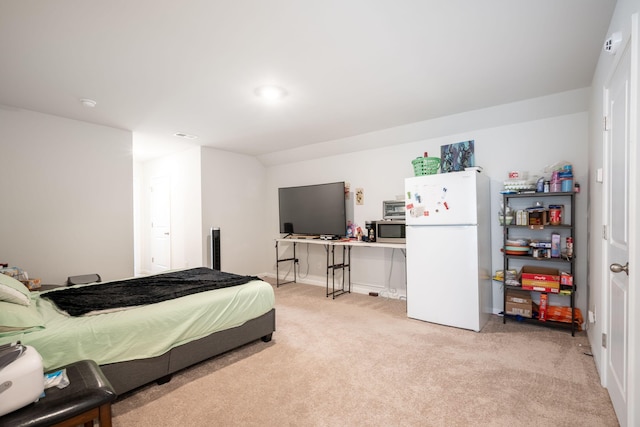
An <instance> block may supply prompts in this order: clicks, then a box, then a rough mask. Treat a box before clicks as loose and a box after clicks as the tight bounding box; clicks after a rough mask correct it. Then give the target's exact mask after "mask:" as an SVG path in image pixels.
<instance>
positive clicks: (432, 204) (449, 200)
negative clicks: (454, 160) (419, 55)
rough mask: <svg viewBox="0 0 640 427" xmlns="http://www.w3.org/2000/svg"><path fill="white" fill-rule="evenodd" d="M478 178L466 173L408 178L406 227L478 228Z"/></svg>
mask: <svg viewBox="0 0 640 427" xmlns="http://www.w3.org/2000/svg"><path fill="white" fill-rule="evenodd" d="M477 175H478V173H477V172H475V171H463V172H451V173H443V174H436V175H425V176H418V177H413V178H407V179H406V180H405V198H406V200H405V208H406V215H405V216H406V221H407V225H451V224H456V225H457V224H477V221H478V215H477V208H476V206H477V191H476V190H477V188H476V185H477V180H478V176H477Z"/></svg>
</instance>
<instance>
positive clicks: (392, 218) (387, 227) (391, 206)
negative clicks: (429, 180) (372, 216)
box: [376, 200, 406, 243]
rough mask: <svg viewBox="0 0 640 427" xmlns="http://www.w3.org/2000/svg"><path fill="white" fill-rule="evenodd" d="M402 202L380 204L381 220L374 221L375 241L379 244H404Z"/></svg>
mask: <svg viewBox="0 0 640 427" xmlns="http://www.w3.org/2000/svg"><path fill="white" fill-rule="evenodd" d="M404 213H405V203H404V200H385V201H383V202H382V218H383V219H382V220H381V221H376V241H377V242H380V243H404V242H405V240H406V238H405V219H404V218H405V214H404Z"/></svg>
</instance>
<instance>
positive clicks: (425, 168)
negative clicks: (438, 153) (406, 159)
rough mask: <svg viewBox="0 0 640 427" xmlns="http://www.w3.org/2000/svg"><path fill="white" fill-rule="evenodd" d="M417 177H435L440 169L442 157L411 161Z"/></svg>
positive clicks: (419, 158)
mask: <svg viewBox="0 0 640 427" xmlns="http://www.w3.org/2000/svg"><path fill="white" fill-rule="evenodd" d="M411 163H412V164H413V173H414V174H415V176H422V175H433V174H436V173H438V169H440V157H418V158H415V159H413V160H412V161H411Z"/></svg>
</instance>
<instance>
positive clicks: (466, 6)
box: [0, 0, 615, 159]
mask: <svg viewBox="0 0 640 427" xmlns="http://www.w3.org/2000/svg"><path fill="white" fill-rule="evenodd" d="M614 6H615V0H562V1H558V0H535V1H534V0H482V1H480V0H395V1H394V0H314V1H312V0H288V1H287V0H269V1H267V0H234V1H222V0H188V1H178V0H110V1H97V0H56V1H42V0H2V2H0V104H3V105H5V106H10V107H15V108H22V109H28V110H34V111H39V112H43V113H48V114H54V115H58V116H62V117H68V118H72V119H78V120H83V121H87V122H92V123H97V124H103V125H107V126H112V127H116V128H121V129H127V130H131V131H133V132H134V142H135V146H136V153H137V154H136V155H137V156H138V157H139V158H140V159H145V158H149V156H152V155H153V150H152V148H154V147H156V148H157V153H158V154H161V153H164V152H165V151H163V150H167V149H173V148H175V144H193V143H194V142H185V141H184V140H180V139H178V138H176V137H174V136H173V134H174V133H176V132H184V133H188V134H193V135H197V136H198V137H199V138H198V139H197V140H195V143H197V144H201V145H207V146H211V147H215V148H218V149H222V150H228V151H233V152H238V153H246V154H250V155H257V156H259V155H264V154H268V153H273V152H277V151H281V150H287V149H291V148H295V147H299V146H304V145H309V144H314V143H319V142H324V141H330V140H335V139H340V138H345V137H349V136H353V135H358V134H362V133H367V132H373V131H376V130H380V129H385V128H390V127H394V126H400V125H404V124H408V123H414V122H419V121H423V120H428V119H432V118H436V117H442V116H446V115H450V114H455V113H460V112H465V111H471V110H475V109H479V108H484V107H489V106H494V105H499V104H504V103H509V102H514V101H518V100H523V99H529V98H535V97H539V96H544V95H549V94H553V93H558V92H563V91H567V90H573V89H577V88H583V87H588V86H589V85H590V84H591V79H592V76H593V73H594V70H595V65H596V62H597V59H598V56H599V54H600V51H601V49H602V45H603V42H604V40H605V38H606V36H607V34H606V31H607V27H608V24H609V21H610V19H611V14H612V12H613V9H614ZM266 83H272V84H278V85H280V86H282V87H284V88H286V90H287V91H288V93H289V95H288V96H287V97H286V98H285V99H284V100H282V101H280V102H278V103H277V104H271V105H267V104H265V103H263V102H261V101H260V100H259V99H258V98H257V97H256V96H255V95H254V90H255V88H256V87H258V86H260V85H263V84H266ZM81 98H90V99H93V100H95V101H97V106H96V107H95V108H93V109H89V108H85V107H83V106H82V105H81V103H80V102H79V100H80V99H81ZM5 108H6V107H5Z"/></svg>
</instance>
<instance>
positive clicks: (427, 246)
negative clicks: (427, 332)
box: [407, 226, 488, 331]
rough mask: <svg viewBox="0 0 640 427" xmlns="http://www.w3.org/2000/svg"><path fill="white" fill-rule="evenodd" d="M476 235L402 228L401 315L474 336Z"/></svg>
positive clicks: (481, 320)
mask: <svg viewBox="0 0 640 427" xmlns="http://www.w3.org/2000/svg"><path fill="white" fill-rule="evenodd" d="M479 274H480V272H479V267H478V234H477V229H476V227H475V226H446V227H424V226H407V315H408V316H409V317H411V318H413V319H419V320H424V321H427V322H433V323H439V324H441V325H447V326H455V327H458V328H463V329H470V330H473V331H480V329H482V327H483V326H484V324H485V323H486V321H487V319H488V314H487V313H484V312H483V311H484V308H483V307H481V305H482V302H481V297H480V291H481V289H480V286H481V285H480V282H479Z"/></svg>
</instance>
